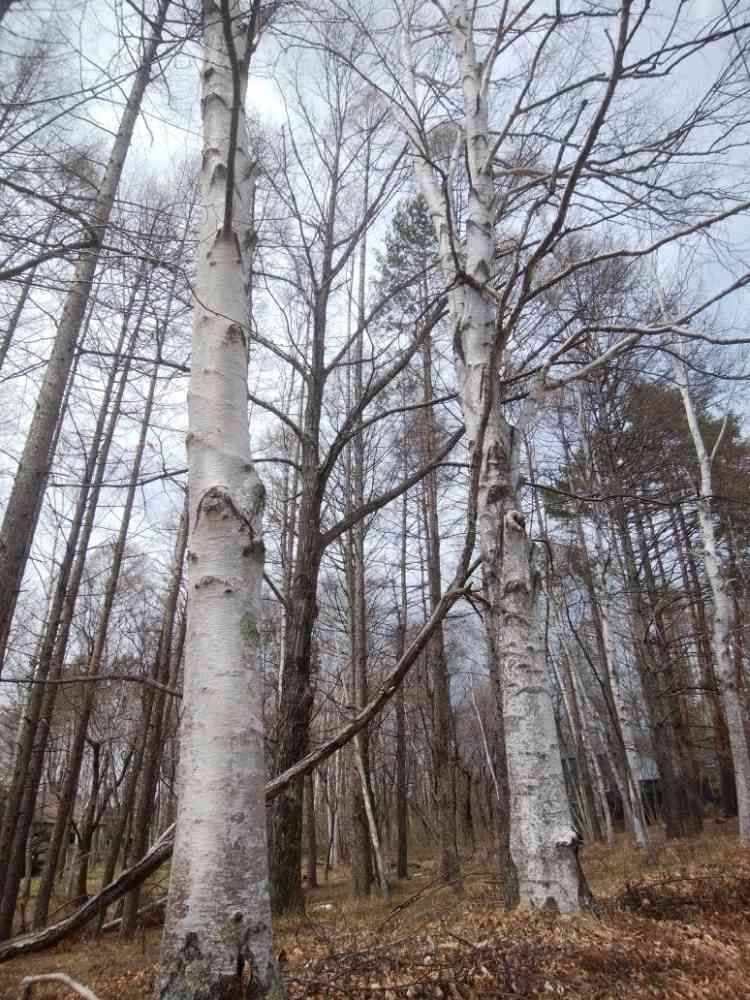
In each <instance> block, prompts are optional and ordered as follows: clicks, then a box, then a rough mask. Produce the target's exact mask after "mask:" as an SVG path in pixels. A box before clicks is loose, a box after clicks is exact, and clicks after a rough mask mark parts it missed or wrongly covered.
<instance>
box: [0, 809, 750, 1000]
mask: <svg viewBox="0 0 750 1000" xmlns="http://www.w3.org/2000/svg"><path fill="white" fill-rule="evenodd" d="M657 853H658V857H657V862H656V864H655V865H653V866H646V865H645V864H644V860H643V858H642V857H641V855H640V854H639V853H638V852H637V851H636V850H634V849H633V848H632V847H630V846H629V845H628V844H627V843H626V842H625V839H624V838H621V841H620V842H619V843H618V845H617V848H616V849H614V850H607V849H605V848H603V847H601V846H599V845H595V846H592V847H590V848H588V849H586V850H585V852H584V864H585V868H586V871H587V874H588V877H589V880H590V882H591V887H592V889H593V890H594V892H595V894H596V896H597V899H598V900H599V902H600V907H601V913H600V915H599V916H598V917H594V916H593V915H591V914H584V915H582V916H580V917H575V918H565V917H560V916H557V915H555V914H554V913H549V912H534V913H528V912H520V911H519V912H515V913H511V914H507V913H505V912H504V911H503V909H502V887H501V885H500V884H499V882H498V880H497V877H496V875H495V874H494V873H493V872H492V871H491V870H489V869H488V868H487V867H486V866H485V867H482V866H480V864H479V863H478V859H477V857H475V858H474V859H470V860H468V861H467V863H466V865H465V870H466V872H467V875H466V879H465V883H464V891H463V892H462V893H460V894H459V893H456V892H455V891H453V890H451V889H446V888H443V887H439V886H438V884H437V883H436V882H435V881H434V877H433V870H432V866H431V865H430V863H429V862H426V863H424V864H423V865H422V866H421V868H420V869H419V870H418V871H415V874H414V876H413V877H412V878H411V879H409V880H408V881H407V882H405V883H402V884H400V885H399V886H398V887H397V889H396V891H395V892H394V896H393V899H392V900H391V902H390V904H389V905H387V906H386V905H385V904H384V903H383V902H382V901H381V900H379V899H375V898H373V899H372V900H370V901H367V902H366V903H364V904H360V905H355V903H354V902H353V901H352V900H351V899H350V898H349V897H348V891H347V886H346V883H345V882H344V881H342V880H341V879H339V880H337V881H332V882H330V883H329V884H328V885H325V886H322V887H321V888H319V889H316V890H313V891H311V892H310V893H309V896H308V908H307V914H306V916H305V917H303V918H300V919H297V920H284V921H279V922H278V925H277V942H278V947H279V953H280V959H281V964H282V968H283V970H284V974H285V979H286V982H287V985H288V991H289V996H290V1000H301V998H303V997H304V998H310V1000H314V998H321V1000H329V998H330V1000H351V998H355V1000H364V998H371V1000H374V998H382V1000H401V998H407V997H416V998H420V997H423V998H433V997H434V998H452V1000H469V998H473V997H497V998H516V1000H522V998H528V1000H531V998H535V1000H536V998H545V1000H546V998H554V997H566V998H569V1000H578V998H580V1000H620V998H622V1000H625V998H627V1000H646V998H649V1000H653V998H663V1000H704V998H705V1000H746V998H748V997H750V971H749V970H750V851H747V850H743V849H742V848H740V847H739V846H738V844H737V840H736V828H735V827H734V825H732V824H721V823H716V822H711V823H709V824H707V829H706V832H705V833H704V835H703V836H702V837H700V838H696V839H694V840H688V841H680V842H665V841H663V840H659V842H658V843H657ZM487 856H489V855H487ZM158 947H159V930H158V928H154V927H151V928H147V929H146V930H144V931H143V932H142V934H141V935H140V936H139V937H138V938H137V939H136V940H134V941H130V942H125V941H123V940H121V939H120V938H119V937H118V936H117V935H114V934H112V935H107V936H104V937H102V938H99V939H98V940H97V939H95V938H93V937H92V936H86V935H83V936H81V937H79V938H78V939H76V940H74V941H70V942H64V943H63V944H61V945H60V946H58V947H57V948H56V949H53V950H52V951H50V952H47V953H44V954H40V955H36V956H29V957H27V958H23V959H16V960H15V961H13V962H10V963H8V964H7V965H4V966H0V997H1V998H2V1000H16V998H17V997H18V996H19V993H20V991H19V986H18V984H19V983H20V980H21V979H22V978H23V976H26V975H30V974H34V973H41V972H51V971H55V970H62V971H64V972H67V973H68V974H69V975H71V976H73V977H74V978H75V979H79V980H81V981H82V982H85V983H86V984H87V985H89V986H90V987H91V988H92V989H94V990H95V991H96V992H97V994H98V995H99V996H100V997H101V1000H147V998H148V1000H150V998H151V989H152V984H153V979H154V975H155V972H156V962H157V959H158ZM36 995H37V996H39V997H42V998H48V1000H53V998H54V1000H68V998H71V1000H72V996H73V994H70V993H68V992H66V991H65V990H64V989H62V988H60V987H59V986H53V985H49V986H45V987H43V988H41V987H40V988H39V989H38V992H37V994H36Z"/></svg>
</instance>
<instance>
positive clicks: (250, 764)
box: [157, 0, 282, 1000]
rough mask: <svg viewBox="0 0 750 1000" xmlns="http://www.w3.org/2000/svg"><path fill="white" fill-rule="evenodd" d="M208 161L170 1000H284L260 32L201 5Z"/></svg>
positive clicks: (163, 979)
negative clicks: (273, 755) (253, 386)
mask: <svg viewBox="0 0 750 1000" xmlns="http://www.w3.org/2000/svg"><path fill="white" fill-rule="evenodd" d="M203 18H204V22H203V38H202V42H203V62H202V69H201V80H202V98H201V107H202V115H203V161H202V167H201V190H202V209H203V222H202V226H201V238H200V250H199V257H198V276H197V283H196V291H195V304H194V314H193V350H192V369H191V377H190V389H189V395H188V412H189V432H188V438H187V449H188V493H189V511H190V513H189V525H190V535H189V542H188V587H189V590H188V612H187V614H188V624H187V635H186V641H185V681H184V699H183V714H182V721H181V734H180V763H179V805H178V811H177V829H176V834H175V845H174V856H173V861H172V871H171V877H170V885H169V900H168V905H167V914H166V922H165V928H164V939H163V944H162V955H161V973H160V977H159V983H158V987H157V995H158V996H159V998H160V1000H188V998H190V1000H199V998H200V1000H223V998H225V997H226V996H228V995H229V993H230V992H233V993H234V995H236V996H242V997H278V996H281V995H282V992H281V986H280V981H279V977H278V971H277V968H276V962H275V958H274V955H273V951H272V942H271V911H270V902H269V896H268V856H267V845H266V820H265V800H264V795H263V784H264V779H265V767H264V757H263V754H264V750H263V717H262V697H261V689H260V676H259V671H258V657H257V646H258V640H259V634H260V633H259V628H258V622H259V617H260V589H261V582H262V578H263V561H264V546H263V539H262V521H261V518H262V513H263V506H264V498H265V491H264V488H263V485H262V483H261V482H260V479H259V478H258V475H257V473H256V472H255V469H254V467H253V465H252V460H251V455H250V434H249V427H248V417H247V369H248V340H249V337H248V329H249V327H248V316H247V302H248V278H249V275H248V268H247V248H248V245H249V244H250V243H251V242H252V238H253V230H252V225H253V222H252V218H253V213H252V204H253V184H254V163H253V159H252V151H251V149H250V148H249V143H248V134H247V128H246V124H245V96H246V91H247V80H248V68H249V63H250V58H251V56H252V53H253V51H254V48H255V46H256V44H257V41H258V32H259V30H260V28H261V18H262V14H261V9H260V3H259V2H258V0H255V2H254V3H253V6H252V9H251V11H250V14H249V22H248V20H246V13H245V11H243V9H242V7H241V6H240V4H239V3H238V2H236V0H222V4H221V7H217V6H216V4H215V3H214V2H213V0H206V2H205V3H204V7H203Z"/></svg>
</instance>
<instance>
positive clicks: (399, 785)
mask: <svg viewBox="0 0 750 1000" xmlns="http://www.w3.org/2000/svg"><path fill="white" fill-rule="evenodd" d="M405 455H406V449H404V456H405ZM404 465H406V461H405V460H404ZM407 515H408V498H407V494H406V493H404V497H403V502H402V505H401V565H400V574H399V575H400V583H401V594H400V604H399V615H398V617H399V621H398V643H397V647H396V656H397V658H398V659H399V660H400V659H401V657H402V656H403V655H404V650H405V649H406V629H407V623H408V614H409V611H408V603H407V602H408V595H407V589H406V529H407ZM396 841H397V851H398V860H397V862H396V875H397V877H398V878H400V879H404V878H408V877H409V812H408V787H407V771H406V706H405V704H404V685H403V684H400V685H399V689H398V691H397V692H396Z"/></svg>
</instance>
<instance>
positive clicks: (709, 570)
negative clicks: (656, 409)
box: [675, 361, 750, 844]
mask: <svg viewBox="0 0 750 1000" xmlns="http://www.w3.org/2000/svg"><path fill="white" fill-rule="evenodd" d="M675 378H676V380H677V384H678V388H679V390H680V395H681V397H682V402H683V406H684V407H685V415H686V417H687V421H688V427H689V428H690V436H691V438H692V440H693V447H694V448H695V454H696V456H697V458H698V468H699V470H700V494H699V497H698V525H699V528H700V536H701V545H702V547H703V564H704V566H705V570H706V576H707V577H708V582H709V586H710V587H711V597H712V598H713V608H712V614H713V629H712V633H711V646H712V649H713V654H714V663H715V665H716V677H717V680H718V682H719V692H720V695H721V701H722V705H723V706H724V716H725V718H726V722H727V730H728V732H729V745H730V747H731V750H732V763H733V764H734V781H735V787H736V790H737V815H738V818H739V834H740V842H741V843H742V844H750V753H749V752H748V742H747V734H746V731H745V721H744V718H743V708H742V703H741V701H740V696H739V691H738V688H737V675H736V672H735V670H734V664H733V663H732V658H731V653H730V635H731V611H730V606H729V596H728V594H727V585H726V580H725V579H724V574H723V572H722V568H721V561H720V558H719V551H718V546H717V542H716V528H715V526H714V519H713V510H712V507H711V497H712V495H713V483H712V470H711V466H712V463H713V459H714V456H715V455H716V451H717V448H718V446H719V445H720V444H721V437H719V439H718V440H717V442H716V444H715V445H714V448H713V451H712V452H711V453H710V454H709V452H708V451H707V449H706V445H705V442H704V440H703V434H702V432H701V428H700V424H699V422H698V417H697V415H696V413H695V408H694V406H693V401H692V398H691V395H690V389H689V386H688V381H687V369H686V366H685V365H684V363H682V364H681V363H679V362H677V361H675Z"/></svg>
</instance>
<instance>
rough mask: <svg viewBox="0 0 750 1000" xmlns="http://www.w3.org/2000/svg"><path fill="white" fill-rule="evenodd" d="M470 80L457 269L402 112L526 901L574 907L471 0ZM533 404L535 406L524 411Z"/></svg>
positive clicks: (466, 43)
mask: <svg viewBox="0 0 750 1000" xmlns="http://www.w3.org/2000/svg"><path fill="white" fill-rule="evenodd" d="M448 19H449V21H450V28H451V35H452V38H453V44H454V49H455V58H456V64H457V68H458V71H459V73H460V75H461V78H462V84H463V109H462V125H463V138H464V144H463V145H462V147H461V148H462V149H463V150H464V152H465V154H466V157H467V167H468V173H469V184H468V188H469V190H468V203H467V207H466V211H465V215H464V223H465V226H466V245H465V262H464V264H463V269H462V275H465V277H462V276H461V275H458V274H457V273H456V256H455V247H454V243H453V218H454V214H453V210H452V207H451V205H450V204H449V203H448V199H447V195H446V189H444V188H443V187H441V185H440V184H439V183H438V181H437V179H436V177H435V175H434V174H433V172H432V167H431V165H430V159H429V155H428V154H426V152H425V150H424V149H423V144H422V137H421V136H420V135H419V134H418V133H417V132H416V130H415V128H414V125H413V123H412V122H410V121H408V120H406V119H403V120H402V124H403V127H404V129H405V131H406V133H407V136H408V138H409V141H410V142H411V145H412V148H413V149H414V152H415V157H414V164H415V172H416V179H417V186H418V188H419V190H420V192H421V193H422V195H423V196H424V198H425V199H426V201H427V204H428V207H429V209H430V213H431V215H432V217H433V220H434V224H435V233H436V236H437V239H438V243H439V247H440V261H441V266H442V270H443V275H444V278H445V280H446V283H447V284H448V285H449V286H450V287H451V288H452V290H451V292H450V294H449V303H450V311H451V319H452V322H453V324H454V363H455V369H456V385H457V388H458V395H459V400H460V403H461V409H462V412H463V418H464V423H465V425H466V436H467V444H468V448H469V453H470V455H471V456H472V466H473V469H474V470H476V474H475V476H474V477H473V479H474V481H475V483H476V490H477V495H476V504H477V519H478V534H479V544H480V550H481V553H482V560H483V566H484V572H485V579H486V583H487V594H488V598H489V603H490V609H491V610H490V613H489V614H488V616H487V624H488V628H489V629H490V630H491V634H492V640H493V641H494V643H495V646H496V651H497V655H498V658H499V661H500V670H501V674H502V696H503V716H504V724H505V735H506V750H507V762H508V774H509V779H510V788H511V852H512V854H513V859H514V862H515V865H516V870H517V873H518V887H519V898H520V902H521V903H522V904H523V905H529V906H545V905H548V904H549V905H554V906H556V907H558V908H559V909H560V910H561V911H562V912H575V911H577V910H578V909H579V907H580V899H581V897H582V895H583V893H584V885H583V881H582V871H581V868H580V864H579V862H578V838H577V834H576V831H575V828H574V825H573V819H572V816H571V813H570V806H569V804H568V797H567V792H566V788H565V779H564V775H563V769H562V760H561V757H560V747H559V744H558V739H557V729H556V726H555V716H554V708H553V704H552V698H551V694H550V690H549V686H548V682H547V678H546V676H545V660H544V655H543V651H542V649H541V644H540V639H539V635H538V631H537V623H536V599H537V591H538V580H537V571H536V568H535V567H534V565H533V560H534V551H533V549H534V546H533V544H532V542H531V541H530V539H529V537H528V534H527V532H526V522H525V519H524V516H523V513H522V510H521V503H520V500H521V498H520V488H521V473H520V463H519V448H518V444H519V441H520V439H521V438H522V436H523V435H522V432H521V428H513V427H512V426H511V425H510V424H509V423H508V422H507V420H506V419H505V415H504V412H503V400H502V396H501V386H500V383H499V378H498V374H497V373H498V367H499V360H500V359H499V355H498V352H499V350H500V347H501V345H500V342H499V337H498V330H497V328H496V320H497V316H496V306H495V303H494V301H493V299H492V298H491V297H490V295H489V294H487V293H486V292H485V291H484V289H485V286H486V284H487V283H488V282H489V281H490V280H491V279H492V276H493V274H494V271H495V228H494V212H495V208H494V206H495V190H494V184H493V165H492V162H491V161H492V157H491V154H490V148H491V142H490V133H489V112H488V104H487V89H486V87H485V86H484V85H483V82H482V77H483V75H484V70H483V68H482V66H481V64H480V62H479V61H478V58H477V55H476V51H475V48H474V44H473V40H472V37H471V30H472V29H471V20H472V19H471V17H470V16H469V13H468V8H467V5H466V4H464V3H461V4H455V5H452V6H451V8H450V11H449V14H448ZM409 46H410V39H409V35H408V29H406V30H405V34H404V37H403V46H402V51H403V55H404V61H405V64H406V65H405V67H404V69H405V74H406V78H405V79H404V81H403V83H404V86H405V88H406V93H407V96H408V97H409V98H410V99H411V100H412V101H413V106H414V107H418V106H419V105H418V101H417V95H416V76H415V72H416V70H415V66H414V62H413V57H412V55H411V51H410V47H409ZM530 417H531V412H530V411H528V419H530Z"/></svg>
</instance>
